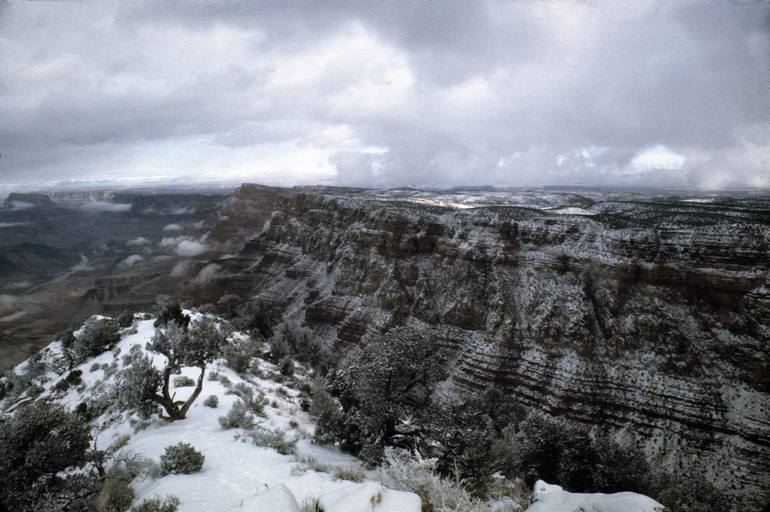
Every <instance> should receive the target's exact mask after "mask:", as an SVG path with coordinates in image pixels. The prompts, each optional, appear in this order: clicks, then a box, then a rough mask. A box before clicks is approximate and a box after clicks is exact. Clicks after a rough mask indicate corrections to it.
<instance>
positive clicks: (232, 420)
mask: <svg viewBox="0 0 770 512" xmlns="http://www.w3.org/2000/svg"><path fill="white" fill-rule="evenodd" d="M219 424H220V425H222V428H224V429H230V428H243V429H246V430H250V429H253V428H254V427H255V426H256V423H255V421H254V418H253V417H252V416H251V414H250V412H249V410H248V407H247V406H246V404H245V403H244V402H243V400H238V401H237V402H235V403H234V404H233V406H232V408H231V409H230V410H229V411H228V412H227V414H226V415H225V416H220V417H219Z"/></svg>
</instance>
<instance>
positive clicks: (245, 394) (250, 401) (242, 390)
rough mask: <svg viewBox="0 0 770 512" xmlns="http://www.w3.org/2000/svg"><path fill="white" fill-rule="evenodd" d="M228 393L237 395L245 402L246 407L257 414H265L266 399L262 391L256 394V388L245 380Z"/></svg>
mask: <svg viewBox="0 0 770 512" xmlns="http://www.w3.org/2000/svg"><path fill="white" fill-rule="evenodd" d="M227 394H228V395H236V396H237V397H239V398H240V399H241V400H243V403H244V404H245V406H246V408H247V409H248V410H249V411H250V412H252V413H254V414H256V415H257V416H264V415H265V403H266V401H267V400H266V399H265V397H264V395H263V394H262V393H259V394H258V395H256V396H255V395H254V388H252V387H251V386H249V385H248V384H246V383H245V382H239V383H238V384H236V385H235V386H233V387H232V389H230V390H229V391H228V392H227Z"/></svg>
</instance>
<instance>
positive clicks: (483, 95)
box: [0, 0, 770, 211]
mask: <svg viewBox="0 0 770 512" xmlns="http://www.w3.org/2000/svg"><path fill="white" fill-rule="evenodd" d="M0 5H2V7H0V8H2V9H3V12H2V16H0V33H2V34H3V37H2V38H0V76H3V84H2V86H3V94H2V95H0V146H2V147H10V148H13V151H9V152H8V154H7V155H6V154H3V162H5V163H4V164H3V169H2V171H0V172H3V173H7V176H6V175H5V174H4V176H3V178H4V180H7V181H8V183H16V184H18V183H25V182H41V181H50V180H57V179H67V178H74V177H77V178H82V179H92V178H94V177H97V176H98V177H104V178H109V179H112V180H114V179H118V178H120V179H121V180H127V181H126V182H132V183H133V182H135V181H141V180H142V179H150V178H152V179H153V180H161V181H162V180H164V179H174V178H178V177H180V176H185V177H189V178H187V179H186V180H185V181H193V180H207V179H211V180H219V181H221V180H233V181H261V182H266V183H273V184H297V183H318V182H324V183H332V182H337V183H339V184H357V185H405V184H424V185H436V186H445V185H458V184H487V183H488V184H509V185H530V184H553V183H562V184H564V183H572V182H577V183H583V184H585V183H594V184H626V183H628V182H629V180H631V181H634V183H635V184H657V183H659V175H660V174H661V172H659V171H676V170H678V169H682V170H683V172H669V173H668V175H666V179H667V180H669V181H668V182H667V183H670V184H679V185H686V184H694V183H701V182H703V183H705V182H710V183H728V182H729V183H734V184H744V185H750V184H752V183H755V182H756V181H757V180H756V176H755V174H754V173H750V174H747V173H745V172H744V171H743V169H742V168H741V167H740V165H742V163H744V162H746V161H753V160H755V159H756V158H757V156H756V155H754V154H753V153H752V152H753V151H754V149H752V145H751V144H745V143H744V142H743V141H742V140H741V133H742V132H743V131H744V129H745V128H746V127H747V126H753V125H757V124H762V123H764V124H766V122H767V119H768V118H770V117H768V116H770V89H768V88H767V76H768V73H769V72H770V70H769V69H768V59H767V55H768V53H769V52H770V44H769V43H768V40H769V39H770V38H768V37H767V36H768V33H767V32H768V28H767V24H766V23H765V22H764V20H766V19H767V15H768V14H769V13H770V9H769V6H768V4H767V3H766V2H759V1H757V2H724V1H721V0H703V1H693V0H640V1H638V2H634V3H633V5H626V4H624V5H623V6H622V7H619V6H618V4H617V2H613V1H612V0H596V1H592V2H537V1H532V2H509V1H505V0H501V1H497V0H488V1H484V2H473V3H468V2H451V1H450V2H444V3H442V5H441V6H440V8H437V6H436V5H434V3H432V2H410V3H408V4H405V3H403V2H399V3H394V2H353V3H343V4H340V3H337V2H324V3H320V4H318V5H314V8H313V9H308V8H307V5H306V4H305V3H304V2H295V1H293V0H287V1H286V2H281V5H280V7H278V8H276V7H275V6H273V5H268V4H264V3H260V2H255V3H245V4H244V3H238V2H236V3H235V4H233V3H230V2H223V3H216V2H194V3H192V4H190V3H187V2H182V3H178V2H174V0H169V2H163V3H158V2H149V1H142V0H139V1H137V2H116V3H112V2H108V3H103V4H100V6H99V7H98V8H95V7H91V8H89V9H85V10H84V9H82V7H81V6H79V4H77V3H72V2H6V3H3V4H0ZM41 31H44V32H45V33H46V38H39V37H35V36H34V34H37V33H40V32H41ZM683 83H686V84H687V87H682V86H681V84H683ZM656 144H659V145H661V147H663V148H668V149H666V150H665V151H662V150H660V149H659V148H658V149H656ZM586 148H606V152H605V153H603V154H594V153H592V152H591V151H588V152H585V151H584V150H585V149H586ZM513 155H519V156H516V157H514V156H513ZM682 158H686V161H684V160H682ZM694 162H698V164H699V165H698V166H697V168H696V166H694V165H692V164H693V163H694ZM752 165H753V164H752ZM697 169H700V170H697ZM725 174H726V175H727V177H726V178H725V177H724V175H725ZM132 180H133V181H132ZM676 180H678V181H676ZM4 186H5V185H0V188H3V187H4ZM108 204H109V203H108ZM95 207H96V206H95ZM96 208H98V207H96ZM104 208H105V209H108V210H109V209H110V208H118V210H109V211H122V210H120V208H126V206H120V207H115V206H109V207H107V206H104Z"/></svg>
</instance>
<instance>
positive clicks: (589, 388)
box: [212, 186, 770, 509]
mask: <svg viewBox="0 0 770 512" xmlns="http://www.w3.org/2000/svg"><path fill="white" fill-rule="evenodd" d="M542 195H545V193H543V194H542ZM551 196H553V197H556V196H558V194H555V193H553V194H551ZM575 197H578V198H579V200H577V201H576V200H575ZM463 200H464V201H465V199H463ZM552 200H553V199H552V197H551V198H550V199H549V198H546V199H543V201H546V204H547V201H552ZM496 202H499V201H496ZM570 202H571V203H572V205H573V206H575V207H574V208H565V206H569V204H567V205H565V204H559V203H558V200H557V204H556V206H557V207H558V208H556V209H544V208H543V207H542V206H541V205H539V206H538V207H537V208H535V207H526V205H523V206H522V205H519V206H505V205H503V206H499V205H482V206H481V207H475V208H468V206H469V205H468V203H467V201H466V202H464V203H462V204H461V206H462V208H460V207H457V208H451V207H445V206H442V205H444V204H448V202H447V200H446V199H442V200H441V201H431V200H430V196H428V197H427V198H426V197H424V196H420V197H419V198H415V197H414V195H411V196H410V194H409V193H404V194H402V195H399V194H396V193H391V194H382V193H375V192H367V191H360V190H345V189H319V188H313V189H291V190H289V189H275V188H268V187H258V186H243V187H242V188H241V189H240V190H239V191H238V192H237V193H236V195H235V196H234V198H233V199H232V204H231V206H230V213H229V218H228V219H225V220H224V221H222V222H221V223H220V225H219V227H218V228H217V229H216V230H215V232H214V233H213V234H212V236H213V237H214V238H215V239H219V240H230V241H231V242H232V241H233V240H236V239H238V237H240V240H241V245H242V247H241V249H240V250H238V251H237V253H236V254H235V256H234V257H228V258H227V259H223V260H222V261H220V262H219V263H220V264H221V265H222V267H223V269H222V274H223V275H224V277H222V278H221V279H220V282H219V285H220V286H221V288H222V289H226V290H228V291H229V292H231V293H232V292H235V293H239V294H241V295H242V296H244V297H245V296H256V297H259V298H261V299H264V300H267V301H270V302H273V303H276V304H280V305H281V306H282V307H283V308H284V310H285V311H286V312H287V314H289V315H291V316H294V317H296V318H300V319H302V320H304V321H305V322H306V323H307V324H309V325H311V326H313V327H314V328H315V329H316V331H317V332H319V333H320V334H321V335H322V336H324V337H325V338H326V339H327V340H330V341H333V342H334V343H336V344H337V346H338V347H340V348H343V347H344V346H346V345H347V344H351V343H361V342H366V340H367V339H368V338H369V337H370V336H372V335H374V334H376V333H377V332H380V331H382V330H384V329H387V328H389V327H390V326H393V325H396V324H403V323H414V324H419V325H421V326H423V327H424V328H426V329H430V330H431V331H432V332H433V334H434V335H435V336H437V337H438V338H440V339H441V340H442V342H443V344H444V346H445V347H446V348H447V349H449V350H450V351H451V353H452V354H453V361H454V362H453V373H452V382H453V384H454V386H455V387H456V388H457V389H458V390H460V391H463V390H465V391H469V390H475V389H482V388H485V387H488V386H496V387H499V388H502V389H505V390H506V392H507V393H509V394H510V395H511V396H513V397H515V398H516V400H518V401H519V402H520V403H521V404H522V405H524V406H527V407H532V408H537V409H540V410H545V411H548V412H550V413H551V414H554V415H559V416H563V417H566V418H569V419H571V420H573V421H575V422H580V423H583V424H588V425H595V426H597V427H599V428H602V429H606V430H610V431H612V432H614V434H615V435H616V436H617V437H618V438H619V439H622V440H624V441H625V442H628V443H635V444H637V445H639V446H641V447H642V448H643V449H644V450H645V451H646V453H647V454H648V455H649V456H650V457H651V458H652V459H653V460H654V461H656V463H657V464H660V465H664V466H666V467H668V468H670V469H672V470H674V471H683V472H685V473H686V474H687V473H698V474H702V475H705V476H706V477H707V479H709V480H710V481H712V482H713V483H714V484H715V485H717V486H718V487H720V488H721V489H723V490H725V491H726V492H727V493H729V494H730V495H731V496H732V497H734V498H735V503H739V502H740V501H741V500H746V501H747V502H748V504H749V506H750V507H752V508H756V509H759V508H761V507H763V506H765V505H766V504H767V503H768V502H770V348H769V347H768V340H770V282H769V277H768V268H769V266H770V265H769V263H770V253H769V252H768V242H769V241H770V227H769V226H770V214H768V204H770V203H769V202H768V201H767V200H766V199H765V200H761V199H757V198H750V197H749V198H738V199H734V198H722V199H715V200H713V201H712V202H710V203H694V202H687V201H683V200H680V199H677V198H669V197H666V198H659V197H658V198H653V197H648V196H644V197H639V196H622V197H614V198H611V200H604V199H603V198H602V197H601V196H594V197H590V196H582V195H579V196H575V195H574V194H572V195H571V196H570ZM540 204H542V201H541V203H540ZM455 206H457V205H455ZM471 206H473V205H471ZM571 212H579V213H581V214H580V215H572V214H570V213H571ZM565 213H566V214H565Z"/></svg>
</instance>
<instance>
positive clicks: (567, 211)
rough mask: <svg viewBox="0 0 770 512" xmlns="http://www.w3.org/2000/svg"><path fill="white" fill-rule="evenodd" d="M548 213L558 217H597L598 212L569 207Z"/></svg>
mask: <svg viewBox="0 0 770 512" xmlns="http://www.w3.org/2000/svg"><path fill="white" fill-rule="evenodd" d="M548 213H555V214H557V215H596V212H592V211H591V210H586V209H585V208H580V207H577V206H568V207H566V208H557V209H555V210H548Z"/></svg>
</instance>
